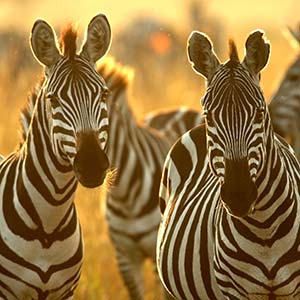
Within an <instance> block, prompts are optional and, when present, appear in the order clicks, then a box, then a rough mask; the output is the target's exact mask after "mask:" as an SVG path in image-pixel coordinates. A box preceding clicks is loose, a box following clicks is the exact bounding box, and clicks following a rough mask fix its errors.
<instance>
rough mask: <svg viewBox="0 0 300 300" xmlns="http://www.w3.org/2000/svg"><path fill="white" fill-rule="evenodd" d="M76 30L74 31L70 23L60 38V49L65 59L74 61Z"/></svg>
mask: <svg viewBox="0 0 300 300" xmlns="http://www.w3.org/2000/svg"><path fill="white" fill-rule="evenodd" d="M76 40H77V30H76V29H74V27H73V25H72V24H71V23H69V24H67V25H66V27H65V28H63V30H62V33H61V37H60V48H61V51H62V53H63V55H64V56H65V57H68V58H69V59H74V57H75V54H76V48H77V47H76Z"/></svg>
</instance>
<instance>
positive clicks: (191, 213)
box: [157, 31, 300, 300]
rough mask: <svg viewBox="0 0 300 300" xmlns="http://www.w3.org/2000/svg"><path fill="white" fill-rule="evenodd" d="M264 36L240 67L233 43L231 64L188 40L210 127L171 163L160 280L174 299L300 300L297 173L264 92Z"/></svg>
mask: <svg viewBox="0 0 300 300" xmlns="http://www.w3.org/2000/svg"><path fill="white" fill-rule="evenodd" d="M262 34H263V33H262V32H260V31H256V32H253V33H252V34H251V35H250V36H249V37H248V39H247V42H246V56H245V58H244V60H243V62H240V61H239V59H238V56H237V50H236V47H235V45H234V44H233V43H232V42H231V44H230V45H231V48H230V60H229V61H228V62H227V63H225V64H221V63H220V62H219V60H218V58H217V57H216V55H215V54H214V52H213V50H212V45H211V42H210V40H209V39H208V38H207V37H206V36H205V35H204V34H202V33H199V32H193V33H192V35H191V37H190V39H189V45H188V54H189V58H190V61H191V62H192V64H193V68H194V69H195V71H196V72H197V73H200V74H202V75H203V76H205V77H206V78H207V90H206V94H205V96H204V97H203V99H202V104H203V108H204V115H205V119H206V120H205V125H202V126H200V127H197V128H195V129H192V130H191V131H190V132H188V133H186V134H185V135H183V137H182V138H181V139H179V140H178V141H177V142H176V144H175V145H174V146H173V147H172V149H171V151H170V152H169V154H168V156H167V158H166V161H165V164H164V169H163V175H162V181H161V186H160V204H161V205H160V206H161V211H162V213H163V215H162V221H161V224H160V228H159V232H158V240H157V265H158V270H159V275H160V278H161V280H162V282H163V283H164V285H165V287H166V288H167V289H168V290H169V291H170V293H171V294H172V295H173V296H174V297H175V298H176V299H201V300H207V299H209V300H222V299H224V300H226V299H230V300H250V299H251V300H252V299H255V300H270V299H272V300H279V299H280V300H287V299H290V300H291V299H300V264H299V261H300V252H299V245H300V240H299V237H300V226H299V224H300V222H299V221H300V213H299V207H300V206H299V204H300V194H299V186H300V166H299V164H298V161H297V159H296V158H295V156H294V155H293V151H291V148H290V146H289V145H288V144H287V143H286V142H285V141H284V140H283V139H282V138H280V137H279V136H277V135H275V134H274V132H273V129H272V126H271V120H270V116H269V112H268V108H267V106H266V103H265V101H264V97H263V94H262V92H261V89H260V87H259V73H260V71H261V70H262V69H263V67H264V66H265V65H266V63H267V60H268V56H269V44H268V43H266V42H265V40H264V39H263V37H262ZM205 145H206V146H205Z"/></svg>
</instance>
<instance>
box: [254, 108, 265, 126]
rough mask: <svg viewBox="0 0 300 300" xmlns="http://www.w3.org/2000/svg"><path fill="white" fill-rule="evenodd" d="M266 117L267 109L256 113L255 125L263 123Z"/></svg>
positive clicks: (261, 109)
mask: <svg viewBox="0 0 300 300" xmlns="http://www.w3.org/2000/svg"><path fill="white" fill-rule="evenodd" d="M264 116H265V109H264V108H260V109H259V110H258V111H257V112H256V116H255V119H254V122H255V123H259V122H262V121H263V119H264Z"/></svg>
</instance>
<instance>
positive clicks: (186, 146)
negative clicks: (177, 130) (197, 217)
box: [159, 124, 206, 213]
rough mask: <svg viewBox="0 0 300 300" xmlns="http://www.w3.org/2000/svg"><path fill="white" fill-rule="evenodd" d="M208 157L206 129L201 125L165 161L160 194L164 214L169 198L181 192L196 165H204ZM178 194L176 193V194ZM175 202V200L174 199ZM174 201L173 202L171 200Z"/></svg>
mask: <svg viewBox="0 0 300 300" xmlns="http://www.w3.org/2000/svg"><path fill="white" fill-rule="evenodd" d="M205 157H206V127H205V124H201V125H199V126H197V127H195V128H193V129H191V130H190V131H188V132H186V133H185V134H184V135H183V136H182V137H181V138H180V139H178V140H177V142H176V143H175V144H174V145H173V146H172V148H171V150H170V151H169V153H168V155H167V158H166V160H165V164H164V168H163V172H162V178H161V185H160V194H159V203H160V210H161V212H162V213H164V210H165V208H166V205H167V203H168V201H169V200H170V199H169V197H170V195H171V194H173V192H174V191H175V190H176V191H178V190H181V189H182V188H183V185H184V184H185V182H186V181H187V178H188V177H189V176H190V174H191V172H192V171H193V169H194V166H195V165H203V164H204V161H205ZM175 194H176V192H175ZM173 200H175V199H173ZM171 201H172V200H171Z"/></svg>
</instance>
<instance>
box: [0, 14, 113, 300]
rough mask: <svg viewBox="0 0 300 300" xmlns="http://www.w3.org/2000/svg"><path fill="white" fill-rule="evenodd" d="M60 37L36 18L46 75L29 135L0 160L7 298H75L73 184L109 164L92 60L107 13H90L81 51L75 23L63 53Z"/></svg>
mask: <svg viewBox="0 0 300 300" xmlns="http://www.w3.org/2000/svg"><path fill="white" fill-rule="evenodd" d="M55 40H56V37H55V33H54V31H53V29H52V27H51V26H50V25H48V24H47V23H46V22H45V21H43V20H38V21H36V23H35V24H34V26H33V29H32V35H31V46H32V50H33V52H34V54H35V56H36V58H37V60H38V61H39V62H40V63H41V64H43V65H44V66H45V74H46V75H45V78H44V81H43V84H42V87H41V90H40V92H39V94H38V95H37V98H36V102H35V106H34V108H33V111H32V112H29V113H28V115H27V116H29V115H31V120H30V124H29V127H28V129H26V128H25V130H28V132H27V134H26V139H25V140H24V141H23V143H22V145H21V146H20V149H18V150H17V151H16V152H13V153H11V154H10V155H8V156H7V157H6V158H4V159H3V160H2V161H1V162H0V299H4V300H23V299H24V300H25V299H36V300H42V299H43V300H48V299H49V300H50V299H55V300H58V299H73V293H74V290H75V288H76V286H77V284H78V281H79V277H80V271H81V265H82V259H83V239H82V234H81V229H80V223H79V220H78V217H77V213H76V209H75V205H74V195H75V191H76V188H77V184H78V181H79V182H80V183H81V184H82V185H84V186H86V187H95V186H99V185H100V184H102V182H103V180H104V178H105V174H106V170H107V168H108V159H107V157H106V155H105V153H104V151H103V150H104V147H105V144H106V139H107V133H108V117H107V111H106V103H105V95H106V93H107V87H106V86H105V83H104V81H103V79H102V77H101V76H100V75H99V74H98V73H97V71H96V70H95V68H94V63H95V62H96V61H97V60H98V59H99V58H100V57H101V56H103V55H104V54H105V52H106V51H107V49H108V47H109V43H110V26H109V23H108V21H107V19H106V17H105V16H104V15H102V14H99V15H97V16H96V17H95V18H93V19H92V21H91V22H90V24H89V28H88V31H87V38H86V41H85V43H84V45H83V48H82V51H81V53H80V54H79V55H77V54H76V33H75V32H74V31H73V29H72V28H71V27H69V28H67V30H66V31H65V32H64V35H63V37H62V48H63V54H61V53H60V52H59V50H58V49H57V47H56V42H55ZM95 47H96V48H97V50H96V51H94V50H95ZM23 115H24V114H23ZM25 119H26V118H25Z"/></svg>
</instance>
